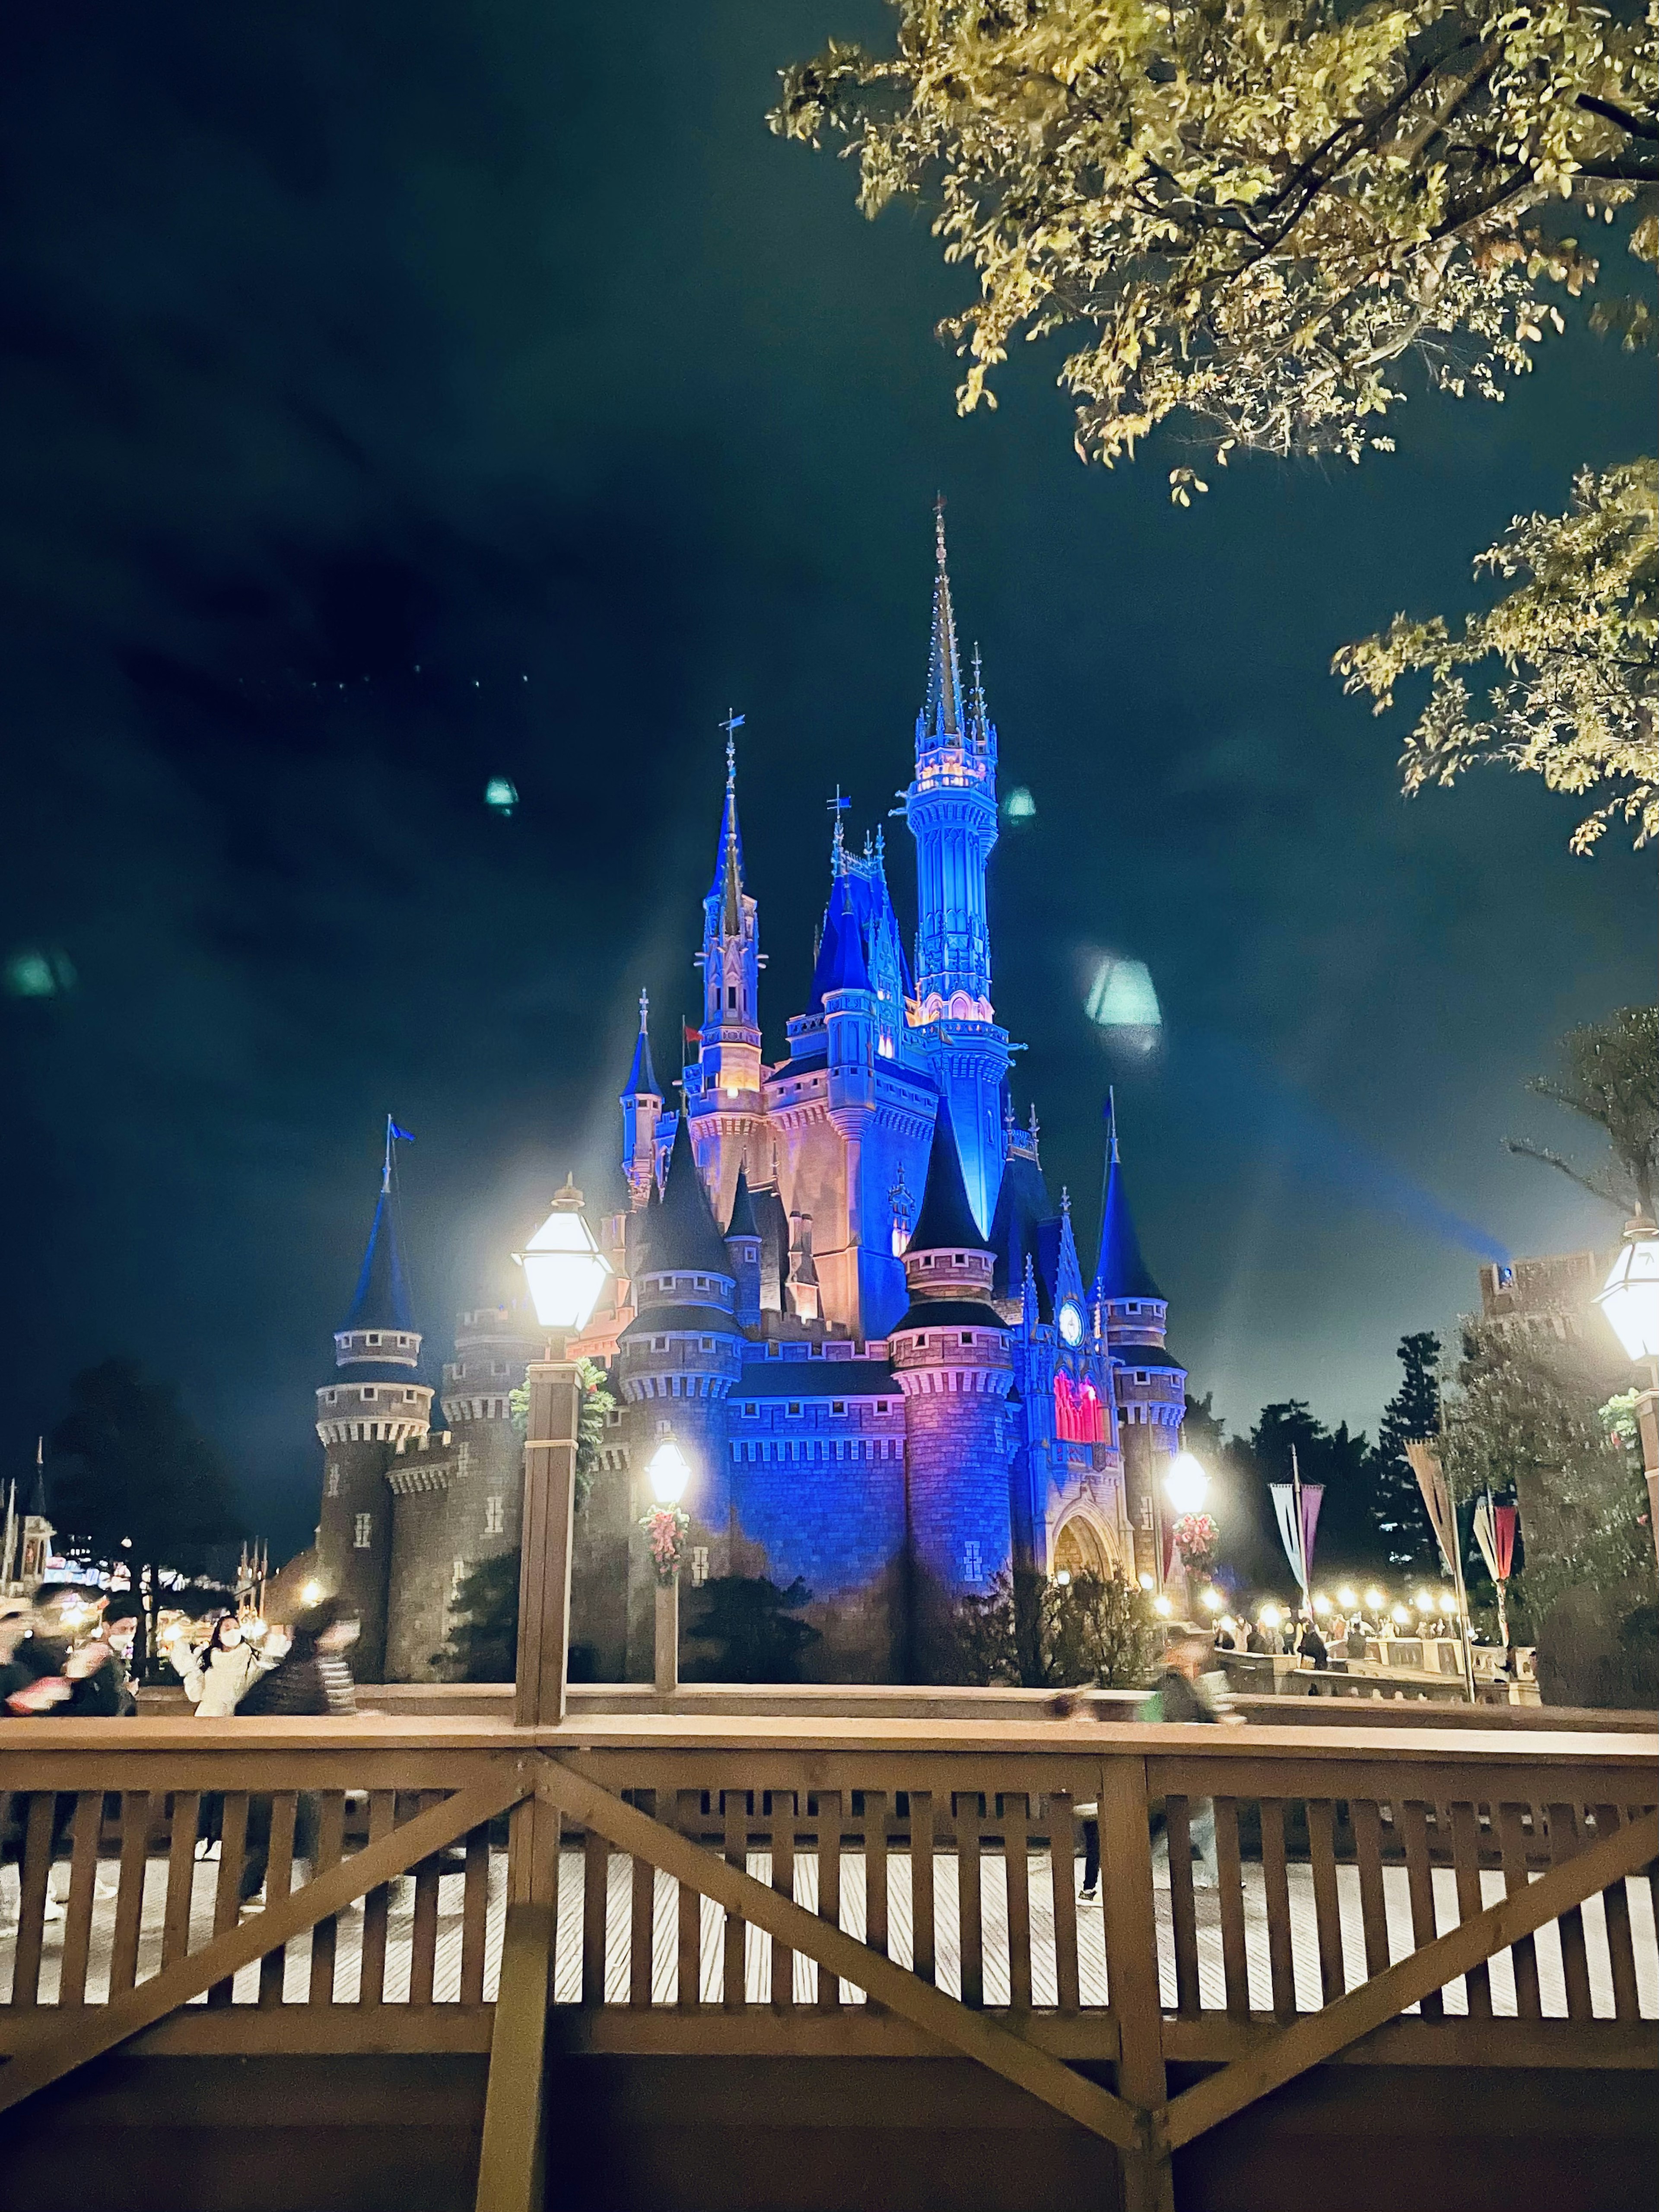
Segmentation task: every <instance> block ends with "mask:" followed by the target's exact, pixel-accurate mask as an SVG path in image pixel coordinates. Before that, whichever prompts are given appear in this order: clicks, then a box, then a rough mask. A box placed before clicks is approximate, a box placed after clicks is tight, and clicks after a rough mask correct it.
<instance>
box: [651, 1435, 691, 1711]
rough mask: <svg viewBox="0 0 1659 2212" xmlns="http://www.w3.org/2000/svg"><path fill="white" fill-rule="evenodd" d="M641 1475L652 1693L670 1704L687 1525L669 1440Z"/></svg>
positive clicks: (676, 1675)
mask: <svg viewBox="0 0 1659 2212" xmlns="http://www.w3.org/2000/svg"><path fill="white" fill-rule="evenodd" d="M646 1474H647V1479H648V1480H649V1481H650V1484H651V1498H652V1505H651V1510H650V1511H649V1512H648V1513H647V1515H646V1516H645V1522H644V1527H645V1532H646V1534H647V1537H648V1538H649V1540H650V1544H651V1563H652V1565H653V1567H654V1568H655V1570H656V1577H657V1627H656V1683H657V1692H658V1695H659V1697H665V1698H671V1697H672V1696H673V1694H674V1692H675V1691H676V1690H678V1687H679V1686H680V1551H681V1547H682V1546H683V1545H684V1541H685V1532H686V1530H687V1528H690V1525H691V1524H690V1516H688V1515H687V1513H686V1511H685V1509H684V1506H683V1505H682V1504H680V1500H681V1498H684V1495H685V1486H686V1484H687V1483H688V1482H689V1481H690V1477H691V1470H690V1468H689V1467H688V1466H687V1465H686V1462H685V1454H684V1452H683V1451H682V1450H681V1449H680V1448H679V1446H678V1444H677V1443H675V1441H674V1439H673V1437H664V1438H663V1440H662V1442H661V1443H659V1445H658V1446H657V1449H656V1450H655V1451H654V1452H653V1454H652V1455H651V1464H650V1466H649V1467H648V1468H647V1469H646Z"/></svg>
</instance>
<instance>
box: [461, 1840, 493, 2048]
mask: <svg viewBox="0 0 1659 2212" xmlns="http://www.w3.org/2000/svg"><path fill="white" fill-rule="evenodd" d="M488 1942H489V1826H488V1825H486V1826H483V1827H478V1828H473V1829H471V1830H470V1831H469V1832H468V1834H467V1838H466V1872H465V1875H463V1877H462V1881H461V2002H462V2003H463V2004H464V2005H476V2004H482V2003H483V1985H484V1954H485V1949H486V1947H487V1944H488Z"/></svg>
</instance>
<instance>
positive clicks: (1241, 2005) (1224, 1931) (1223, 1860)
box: [1108, 1797, 1250, 2020]
mask: <svg viewBox="0 0 1659 2212" xmlns="http://www.w3.org/2000/svg"><path fill="white" fill-rule="evenodd" d="M1215 1856H1216V1867H1217V1870H1218V1877H1219V1880H1220V1883H1221V1974H1222V1979H1223V1981H1224V1983H1225V1986H1226V1992H1227V2010H1228V2013H1229V2014H1230V2015H1231V2017H1232V2018H1233V2019H1234V2020H1248V2019H1249V2016H1250V1975H1249V1966H1248V1963H1247V1960H1246V1954H1245V1949H1244V1875H1243V1867H1242V1865H1241V1864H1240V1862H1239V1856H1238V1801H1237V1798H1235V1797H1218V1798H1217V1799H1216V1801H1215ZM1108 1995H1109V1996H1111V2001H1112V2002H1113V2003H1114V2004H1115V2003H1116V2002H1117V1998H1116V1996H1115V1995H1113V1994H1112V1992H1111V1991H1110V1990H1109V1991H1108Z"/></svg>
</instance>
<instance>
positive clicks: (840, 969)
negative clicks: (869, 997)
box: [806, 875, 870, 1014]
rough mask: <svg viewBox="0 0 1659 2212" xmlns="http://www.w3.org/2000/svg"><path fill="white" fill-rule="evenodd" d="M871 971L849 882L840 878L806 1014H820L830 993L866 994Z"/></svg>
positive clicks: (831, 900)
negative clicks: (861, 992) (860, 992)
mask: <svg viewBox="0 0 1659 2212" xmlns="http://www.w3.org/2000/svg"><path fill="white" fill-rule="evenodd" d="M869 988H870V969H869V967H868V964H867V963H866V960H865V957H864V936H863V932H862V931H861V930H860V927H859V918H858V915H857V914H856V913H855V912H854V907H853V895H852V891H851V889H850V888H849V886H848V880H847V878H846V877H845V876H844V875H842V876H837V877H836V888H835V889H834V890H833V891H831V892H830V894H829V906H828V908H826V910H825V913H824V917H823V938H822V939H821V940H820V942H819V945H818V957H817V963H816V965H815V966H814V968H813V969H812V995H811V998H810V999H809V1000H808V1001H807V1007H806V1011H807V1012H808V1013H811V1014H817V1013H821V1012H823V1002H824V1000H825V998H826V997H827V996H828V995H829V993H830V992H831V991H867V990H868V989H869Z"/></svg>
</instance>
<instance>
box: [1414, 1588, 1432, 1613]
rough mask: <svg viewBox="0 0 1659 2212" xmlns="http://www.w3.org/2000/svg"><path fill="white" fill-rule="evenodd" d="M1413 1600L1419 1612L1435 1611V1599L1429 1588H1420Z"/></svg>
mask: <svg viewBox="0 0 1659 2212" xmlns="http://www.w3.org/2000/svg"><path fill="white" fill-rule="evenodd" d="M1413 1602H1414V1603H1415V1605H1416V1607H1417V1609H1418V1611H1419V1613H1432V1612H1433V1611H1434V1600H1433V1599H1432V1598H1431V1596H1430V1595H1429V1593H1428V1592H1427V1590H1419V1592H1418V1593H1417V1596H1416V1598H1415V1600H1414V1601H1413Z"/></svg>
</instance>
